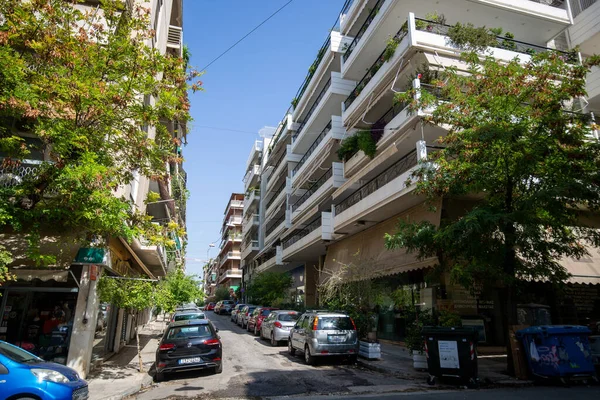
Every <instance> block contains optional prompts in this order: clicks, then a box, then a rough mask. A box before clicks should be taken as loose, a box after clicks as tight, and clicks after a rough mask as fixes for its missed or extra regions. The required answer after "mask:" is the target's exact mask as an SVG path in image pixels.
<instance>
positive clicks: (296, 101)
mask: <svg viewBox="0 0 600 400" xmlns="http://www.w3.org/2000/svg"><path fill="white" fill-rule="evenodd" d="M291 103H292V107H294V108H296V106H297V105H298V99H297V98H295V97H294V98H293V99H292V102H291Z"/></svg>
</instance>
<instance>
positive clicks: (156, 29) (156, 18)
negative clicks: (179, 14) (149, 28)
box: [152, 0, 163, 47]
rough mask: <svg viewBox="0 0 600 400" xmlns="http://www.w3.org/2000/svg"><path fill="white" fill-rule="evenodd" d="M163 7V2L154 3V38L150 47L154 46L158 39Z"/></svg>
mask: <svg viewBox="0 0 600 400" xmlns="http://www.w3.org/2000/svg"><path fill="white" fill-rule="evenodd" d="M162 6H163V0H158V2H157V3H156V10H155V11H154V26H153V29H154V37H153V38H152V47H154V46H155V45H156V39H157V38H158V37H159V33H160V32H159V30H160V22H161V11H162Z"/></svg>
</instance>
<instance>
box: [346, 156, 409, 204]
mask: <svg viewBox="0 0 600 400" xmlns="http://www.w3.org/2000/svg"><path fill="white" fill-rule="evenodd" d="M415 165H417V151H416V150H412V151H411V152H410V153H408V154H407V155H405V156H404V157H402V158H401V159H400V160H398V161H396V162H395V163H394V164H392V165H391V166H389V167H388V168H387V169H386V170H385V171H383V172H382V173H380V174H379V175H377V176H376V177H375V178H373V179H371V180H370V181H369V182H367V183H365V184H364V185H362V186H361V187H360V188H359V189H358V190H357V191H356V192H354V193H352V194H351V195H350V196H348V197H346V198H345V199H344V200H342V201H341V202H340V203H338V204H336V205H335V214H336V215H340V214H341V213H343V212H344V211H346V210H347V209H349V208H350V207H352V206H353V205H355V204H358V203H359V202H360V201H361V200H363V199H365V198H367V197H368V196H369V195H371V194H373V193H375V192H376V191H377V190H379V189H381V188H382V187H384V186H385V185H387V184H388V183H390V182H391V181H393V180H394V179H396V178H397V177H399V176H400V175H402V174H403V173H405V172H406V171H408V170H409V169H411V168H412V167H414V166H415Z"/></svg>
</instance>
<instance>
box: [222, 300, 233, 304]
mask: <svg viewBox="0 0 600 400" xmlns="http://www.w3.org/2000/svg"><path fill="white" fill-rule="evenodd" d="M223 304H233V300H225V301H223Z"/></svg>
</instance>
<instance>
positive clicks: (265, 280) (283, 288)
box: [246, 272, 294, 306]
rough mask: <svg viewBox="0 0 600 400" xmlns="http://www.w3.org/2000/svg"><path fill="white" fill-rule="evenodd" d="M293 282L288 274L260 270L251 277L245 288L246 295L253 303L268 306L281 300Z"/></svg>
mask: <svg viewBox="0 0 600 400" xmlns="http://www.w3.org/2000/svg"><path fill="white" fill-rule="evenodd" d="M293 283H294V279H293V278H292V277H291V276H290V275H289V274H286V273H284V274H282V273H278V272H262V273H260V274H258V275H256V277H254V278H253V279H252V281H251V282H250V284H249V285H248V287H247V288H246V295H247V297H248V299H250V300H251V301H253V302H254V303H255V304H264V305H266V306H270V305H273V304H275V303H276V302H283V300H284V299H285V298H286V297H287V294H288V291H289V289H290V288H291V287H292V284H293ZM250 300H249V301H250Z"/></svg>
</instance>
